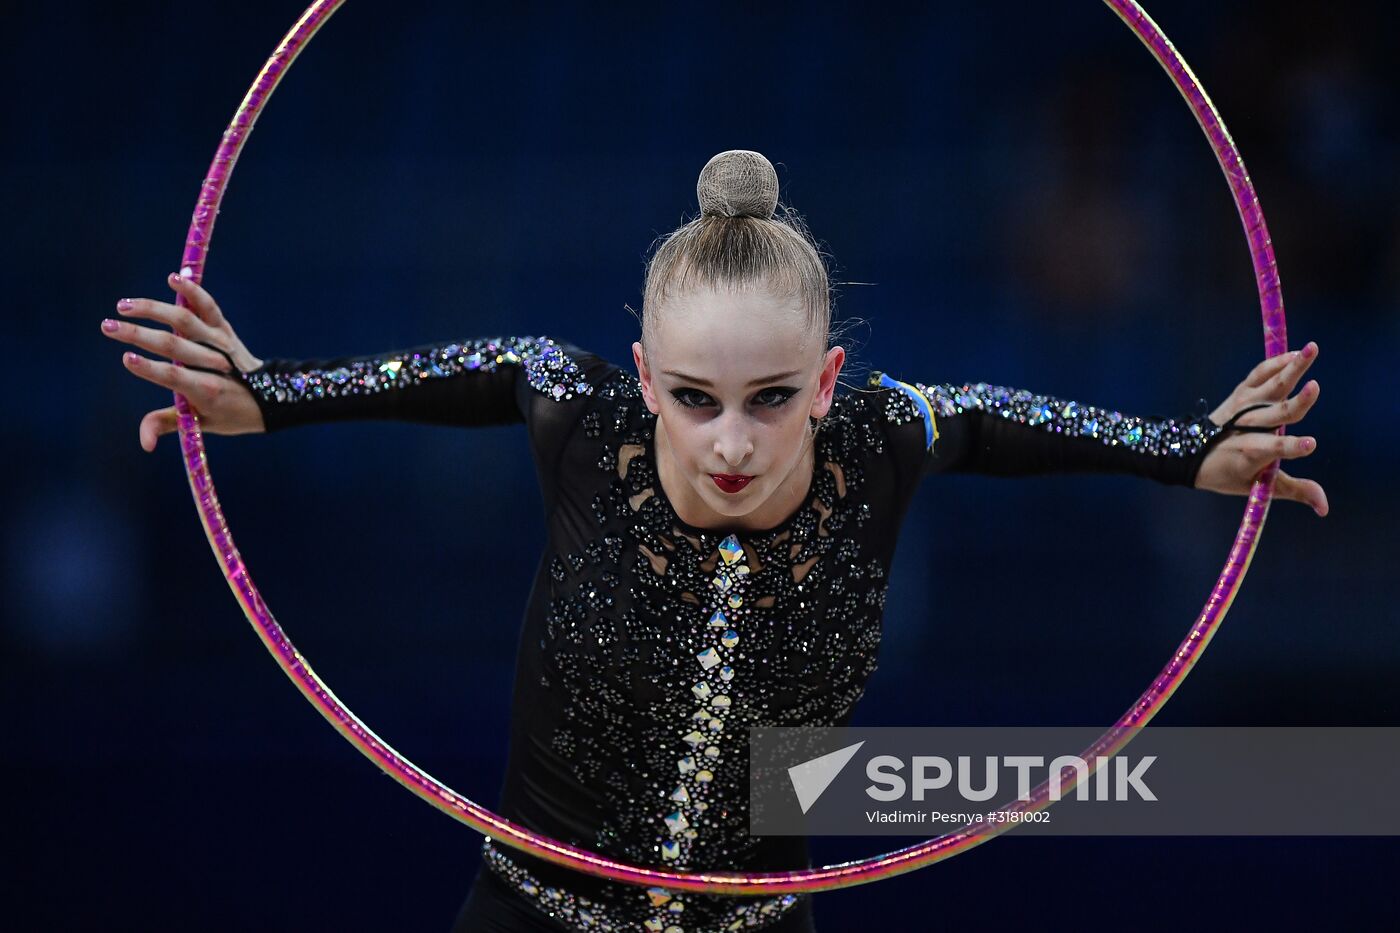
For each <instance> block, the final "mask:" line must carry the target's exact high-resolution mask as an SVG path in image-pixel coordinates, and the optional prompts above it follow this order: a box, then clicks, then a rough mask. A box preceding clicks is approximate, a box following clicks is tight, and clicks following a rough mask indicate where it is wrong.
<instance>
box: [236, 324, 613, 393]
mask: <svg viewBox="0 0 1400 933" xmlns="http://www.w3.org/2000/svg"><path fill="white" fill-rule="evenodd" d="M502 365H520V366H523V367H524V368H525V378H526V379H527V380H528V381H529V383H530V385H531V386H533V387H534V388H535V389H537V390H538V391H540V392H542V393H544V394H545V395H547V396H549V397H550V398H553V399H556V400H559V401H564V400H566V399H571V398H574V397H576V396H579V395H591V394H592V392H593V387H592V386H591V385H589V383H588V381H587V380H586V379H585V378H584V375H583V372H582V370H580V369H579V366H578V364H577V363H576V362H575V361H574V360H573V359H571V358H570V357H569V355H568V354H567V353H565V352H564V350H563V349H562V348H561V347H560V346H559V345H558V344H556V343H555V342H554V341H553V340H551V339H549V338H548V337H485V338H479V339H475V340H468V341H465V342H463V343H450V344H447V345H445V346H442V347H438V348H436V349H433V350H431V351H429V352H426V353H422V352H414V353H406V354H401V355H396V356H386V357H384V358H382V359H380V358H376V359H369V360H356V361H354V362H351V363H348V364H346V365H344V366H339V367H336V368H335V369H328V370H322V369H312V370H306V371H300V372H286V373H269V372H258V371H254V372H251V373H244V374H243V380H244V381H245V382H246V383H247V384H248V387H249V388H250V389H252V390H253V392H255V393H257V394H258V395H259V396H261V397H262V399H263V400H264V401H267V402H274V401H275V402H299V401H305V400H309V399H318V398H337V397H340V396H346V395H369V394H373V393H377V392H387V391H391V390H395V389H404V388H407V387H409V386H413V385H417V384H419V383H421V382H424V381H425V380H429V379H444V378H452V377H454V376H460V375H462V374H463V373H469V372H488V373H489V372H495V370H496V368H497V367H498V366H502Z"/></svg>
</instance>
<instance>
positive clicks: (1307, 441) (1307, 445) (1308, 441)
mask: <svg viewBox="0 0 1400 933" xmlns="http://www.w3.org/2000/svg"><path fill="white" fill-rule="evenodd" d="M1316 446H1317V441H1315V440H1313V439H1312V438H1311V437H1305V438H1303V449H1304V450H1312V449H1313V448H1314V447H1316Z"/></svg>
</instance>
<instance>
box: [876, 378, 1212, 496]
mask: <svg viewBox="0 0 1400 933" xmlns="http://www.w3.org/2000/svg"><path fill="white" fill-rule="evenodd" d="M871 385H872V387H874V386H877V385H882V386H886V387H888V388H890V389H891V390H892V391H891V393H890V395H889V396H888V400H887V406H889V408H890V409H891V410H890V411H889V412H888V414H889V415H890V417H891V419H892V420H896V421H900V422H909V423H911V424H912V423H914V422H918V424H917V425H916V426H915V430H916V431H917V429H918V427H922V428H923V437H922V441H923V448H924V449H923V451H922V453H921V455H920V456H921V471H922V473H923V474H929V473H982V474H987V475H992V476H1026V475H1032V474H1042V473H1123V474H1131V475H1136V476H1142V477H1146V478H1149V479H1153V480H1156V481H1157V482H1160V483H1164V484H1167V485H1177V486H1188V487H1189V486H1194V485H1195V481H1196V474H1197V472H1198V471H1199V470H1200V466H1201V461H1202V460H1204V459H1205V455H1206V454H1207V453H1208V452H1209V449H1210V446H1211V443H1212V442H1213V441H1214V440H1215V439H1216V438H1218V437H1220V436H1221V435H1222V434H1223V433H1224V430H1225V429H1224V428H1222V427H1221V426H1219V425H1217V424H1215V422H1213V421H1212V420H1211V419H1210V417H1209V416H1208V415H1207V413H1206V403H1205V400H1204V399H1202V400H1201V401H1200V402H1199V403H1198V411H1197V412H1196V413H1194V414H1183V415H1180V416H1176V417H1167V416H1164V415H1132V414H1126V413H1124V412H1120V411H1115V410H1112V409H1108V408H1100V407H1097V406H1094V405H1085V404H1081V403H1079V402H1076V401H1073V400H1070V399H1064V398H1058V397H1056V396H1052V395H1041V394H1037V393H1034V392H1030V391H1027V390H1025V389H1016V388H1010V387H1007V386H999V385H990V384H987V383H984V382H979V383H965V384H962V385H956V384H951V383H941V384H924V383H919V382H914V383H902V382H899V381H897V380H894V379H892V378H891V377H889V376H886V375H884V374H881V373H876V374H874V375H873V376H872V377H871ZM935 435H936V436H935Z"/></svg>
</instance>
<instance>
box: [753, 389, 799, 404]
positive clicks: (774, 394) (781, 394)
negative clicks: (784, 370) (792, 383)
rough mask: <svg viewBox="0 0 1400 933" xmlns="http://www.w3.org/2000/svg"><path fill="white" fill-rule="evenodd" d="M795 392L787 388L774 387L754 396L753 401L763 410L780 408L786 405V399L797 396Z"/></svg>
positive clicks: (795, 390)
mask: <svg viewBox="0 0 1400 933" xmlns="http://www.w3.org/2000/svg"><path fill="white" fill-rule="evenodd" d="M797 391H798V390H797V389H793V388H789V387H787V386H774V387H773V388H769V389H764V390H763V391H762V392H760V393H758V394H757V395H755V396H754V401H755V402H757V403H758V404H760V405H762V406H763V407H764V408H781V407H782V406H783V405H785V404H787V401H788V399H790V398H792V397H793V396H794V395H796V394H797Z"/></svg>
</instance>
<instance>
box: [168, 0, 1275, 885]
mask: <svg viewBox="0 0 1400 933" xmlns="http://www.w3.org/2000/svg"><path fill="white" fill-rule="evenodd" d="M1104 2H1106V3H1107V4H1108V5H1109V6H1110V7H1111V8H1112V9H1113V11H1114V12H1115V13H1117V14H1118V16H1119V17H1120V18H1121V19H1122V20H1123V22H1125V23H1126V24H1127V25H1128V27H1129V28H1130V29H1132V30H1133V32H1134V33H1135V34H1136V35H1137V37H1138V38H1139V39H1140V40H1142V42H1143V43H1144V44H1145V45H1146V46H1147V47H1148V49H1150V50H1151V52H1152V54H1153V55H1154V56H1155V57H1156V58H1157V61H1158V62H1159V63H1160V64H1161V65H1162V67H1163V68H1164V69H1166V71H1167V73H1168V75H1170V77H1171V79H1172V81H1173V83H1175V85H1176V87H1177V89H1178V90H1179V91H1180V92H1181V94H1182V96H1183V97H1184V98H1185V99H1186V102H1187V103H1188V104H1189V105H1190V107H1191V110H1192V112H1193V113H1195V115H1196V120H1197V122H1198V123H1199V124H1200V126H1201V129H1202V130H1203V131H1204V132H1205V134H1206V137H1207V139H1209V141H1210V144H1211V147H1212V148H1213V149H1214V151H1215V155H1216V158H1217V159H1218V160H1219V162H1220V166H1221V168H1222V169H1223V170H1224V172H1225V177H1226V180H1227V181H1228V182H1229V184H1230V190H1231V193H1232V195H1233V197H1234V199H1235V204H1236V206H1237V207H1238V208H1239V212H1240V218H1241V220H1242V222H1243V224H1244V229H1245V234H1246V236H1247V238H1248V240H1249V246H1250V254H1251V257H1252V259H1253V263H1254V272H1255V277H1256V284H1257V286H1258V291H1259V301H1260V306H1261V310H1262V312H1263V320H1264V346H1265V351H1266V354H1267V355H1268V356H1276V355H1278V354H1280V353H1283V352H1284V351H1285V350H1286V349H1287V343H1288V341H1287V334H1286V331H1285V322H1284V313H1283V298H1282V295H1281V292H1280V286H1279V277H1278V268H1277V265H1276V263H1275V261H1274V253H1273V247H1272V245H1271V242H1270V239H1269V234H1268V228H1267V227H1266V226H1265V224H1264V215H1263V212H1262V210H1261V209H1260V207H1259V199H1258V198H1257V197H1256V196H1255V193H1254V187H1253V185H1252V183H1251V182H1250V179H1249V175H1248V174H1247V173H1246V172H1245V168H1244V162H1243V160H1242V159H1241V158H1240V154H1239V150H1238V149H1236V147H1235V144H1234V141H1233V140H1232V139H1231V138H1230V134H1229V133H1228V132H1227V131H1226V129H1225V124H1224V123H1223V122H1222V121H1221V119H1220V115H1219V114H1218V113H1217V112H1216V110H1215V106H1214V105H1213V104H1212V103H1211V101H1210V98H1209V97H1208V96H1207V95H1206V93H1205V90H1204V89H1202V88H1201V86H1200V83H1199V82H1198V81H1197V80H1196V77H1195V75H1194V74H1192V72H1191V69H1190V68H1189V67H1188V66H1187V65H1186V62H1185V61H1184V60H1183V59H1182V57H1181V55H1180V54H1179V53H1178V52H1177V50H1176V48H1175V47H1174V46H1173V45H1172V44H1171V42H1169V41H1168V40H1167V38H1166V36H1164V35H1163V34H1162V31H1161V29H1159V28H1158V27H1157V24H1156V23H1154V22H1153V21H1152V20H1151V19H1150V18H1149V17H1148V16H1147V14H1146V13H1145V12H1144V11H1143V9H1142V7H1141V6H1139V5H1138V4H1137V3H1135V2H1133V0H1104ZM342 3H344V0H317V2H315V3H313V4H312V5H311V6H310V7H309V8H307V10H306V12H305V13H303V14H302V16H301V18H300V19H298V20H297V22H296V24H295V25H294V26H293V27H292V28H291V30H290V31H289V32H288V33H287V34H286V36H284V37H283V39H282V41H281V43H280V44H279V45H278V46H277V49H276V51H274V52H273V54H272V56H271V57H270V58H269V59H268V60H267V63H266V64H265V65H264V66H263V68H262V71H260V72H259V73H258V77H257V79H256V80H255V81H254V82H253V86H252V87H251V88H250V89H249V91H248V93H247V95H246V96H245V97H244V98H243V101H242V103H241V104H240V105H239V107H238V111H237V112H236V113H235V114H234V117H233V121H232V122H231V123H230V124H229V127H228V129H227V130H226V131H225V132H224V136H223V140H222V142H221V143H220V144H219V148H218V151H217V152H216V153H215V155H214V161H213V163H212V164H211V165H210V168H209V174H208V176H207V177H206V178H205V180H204V183H203V185H202V186H201V188H200V194H199V200H198V202H197V203H196V205H195V210H194V216H193V219H192V221H191V224H190V229H189V234H188V237H187V239H186V241H185V254H184V261H183V263H182V265H183V266H184V267H187V268H189V269H190V270H192V277H193V278H194V280H195V281H196V282H198V281H201V280H202V279H203V274H204V263H205V259H206V258H207V256H208V250H209V240H210V237H211V236H212V234H213V229H214V220H215V217H216V216H217V214H218V211H219V205H220V203H221V202H222V200H223V194H224V190H225V188H226V187H227V185H228V180H229V175H230V174H231V173H232V171H233V166H234V163H235V162H236V161H237V159H238V155H239V153H240V152H241V151H242V148H243V144H244V143H245V142H246V141H247V138H248V134H249V133H251V132H252V130H253V124H254V122H255V121H256V119H257V116H258V114H259V113H260V112H261V111H262V107H263V105H264V104H265V103H266V102H267V98H268V97H270V96H271V94H272V92H273V90H275V89H276V87H277V85H278V83H279V82H280V81H281V79H282V77H283V76H284V75H285V74H286V71H287V69H288V68H290V67H291V64H292V62H293V61H294V60H295V59H296V57H297V55H298V54H299V53H300V52H301V50H302V49H303V48H305V46H306V44H307V42H309V41H310V40H311V37H312V36H314V35H315V34H316V31H317V30H318V29H320V27H321V26H322V25H323V24H324V23H325V21H326V19H327V18H329V17H330V16H331V14H333V13H334V12H335V11H336V10H337V9H338V8H339V7H340V6H341V4H342ZM178 302H179V303H180V304H181V305H183V304H184V298H183V296H182V297H180V298H179V299H178ZM175 406H176V409H177V410H178V412H179V427H180V441H181V449H182V451H183V454H184V461H185V471H186V473H187V474H188V476H189V481H190V489H191V491H192V492H193V494H194V498H195V504H196V506H197V508H198V511H199V517H200V521H201V522H202V523H203V525H204V531H205V534H206V536H207V537H208V539H209V544H210V546H211V547H212V548H213V549H214V554H215V556H216V557H217V558H218V560H219V563H220V565H221V566H222V567H223V570H224V576H225V579H226V580H227V581H228V584H229V587H230V588H231V589H232V590H233V593H234V595H235V597H237V599H238V602H239V603H240V605H242V607H243V612H244V614H245V615H246V616H247V618H248V621H249V622H251V623H252V625H253V628H254V629H255V630H256V631H257V633H258V636H259V637H260V638H261V639H262V640H263V643H264V644H265V645H266V646H267V648H268V650H269V651H270V652H272V655H273V656H274V657H275V658H276V659H277V663H278V664H279V665H280V666H281V668H282V669H283V671H285V672H286V674H287V676H288V677H290V678H291V679H292V682H293V683H295V684H296V686H297V689H299V690H300V691H301V692H302V694H303V695H304V696H305V697H306V698H307V699H308V700H309V701H311V703H312V705H314V706H315V707H316V708H317V709H318V710H319V711H320V712H321V715H323V716H325V717H326V719H328V720H329V721H330V723H331V724H332V725H333V726H335V727H336V729H337V730H339V731H340V733H341V734H342V735H344V736H345V738H346V739H348V740H349V741H350V743H351V744H352V745H354V746H355V747H356V748H358V749H359V750H360V751H361V752H362V753H363V754H364V755H366V756H367V757H368V758H370V759H371V760H372V761H374V762H375V763H376V764H378V765H379V767H380V768H382V769H383V770H384V772H385V773H386V774H388V775H390V776H391V777H393V778H394V780H396V781H398V782H399V783H400V784H402V785H403V786H404V787H406V788H408V789H409V790H410V791H412V792H413V793H414V794H416V795H418V796H419V797H421V798H422V799H424V800H426V801H427V802H428V803H430V804H432V805H433V806H435V807H437V808H438V809H439V810H442V811H443V812H445V813H447V814H449V815H450V816H452V817H453V818H454V819H456V820H458V821H459V822H462V823H465V824H466V825H468V826H470V827H472V828H473V829H476V830H478V831H480V832H483V833H486V834H488V835H490V836H491V837H492V838H493V839H495V840H499V841H500V842H502V843H505V844H506V845H509V846H511V847H513V848H516V849H519V850H520V851H522V852H528V853H530V854H533V855H536V856H538V857H540V858H543V859H547V860H549V861H551V862H555V863H557V864H559V865H564V866H567V867H569V868H572V869H576V870H578V871H581V872H585V873H587V874H591V875H596V876H599V877H603V878H610V879H612V880H615V881H623V882H627V883H629V884H639V885H660V886H662V887H665V888H667V889H668V890H672V891H698V892H705V893H709V894H736V895H763V896H768V895H775V894H786V893H793V894H795V893H800V892H809V891H825V890H831V889H835V888H844V887H850V886H853V885H858V884H866V883H868V882H871V881H878V880H880V879H882V878H888V877H891V876H893V875H898V874H903V873H904V872H908V871H913V870H914V869H916V868H922V867H924V866H926V865H931V864H933V863H934V862H939V861H942V860H943V859H946V858H950V857H951V856H954V855H957V854H958V853H960V852H963V851H965V850H967V849H969V848H972V847H973V846H975V845H978V844H980V843H982V842H985V841H987V840H988V839H990V838H991V837H993V836H996V835H999V834H1000V833H1002V832H1005V831H1006V830H1007V829H1009V828H1011V827H1012V826H1013V825H1015V824H1014V823H1011V822H1003V823H996V824H991V823H987V822H983V823H980V824H976V825H970V826H966V827H964V828H962V829H960V830H958V831H956V832H952V833H949V834H946V835H943V836H939V837H938V838H935V839H930V840H928V841H926V842H922V843H919V844H917V845H914V846H911V847H909V848H905V849H900V850H898V851H894V852H890V853H887V854H885V855H879V856H873V857H870V858H866V859H861V860H859V861H855V862H846V863H842V864H839V865H829V866H826V867H823V868H816V869H806V870H803V871H792V872H769V873H761V874H736V873H724V872H697V873H678V872H669V871H658V870H655V869H650V868H643V867H639V866H633V865H626V864H623V863H621V862H615V861H612V860H611V859H607V858H604V857H602V856H600V855H597V854H595V853H592V852H589V851H587V850H585V849H580V848H577V847H574V846H569V845H565V844H563V843H561V842H558V841H556V840H553V839H550V838H548V837H545V836H541V835H538V834H536V833H533V832H531V831H530V830H528V829H526V828H524V827H523V826H519V825H517V824H515V823H512V822H510V821H509V820H506V819H504V818H503V817H500V816H497V815H496V814H494V813H492V812H491V811H490V810H487V809H485V808H484V807H481V806H479V805H478V804H475V803H473V802H472V801H470V800H468V799H467V798H465V797H463V796H462V795H461V794H459V793H457V792H456V791H454V790H452V789H451V788H449V787H447V786H446V785H444V784H442V783H441V782H440V781H438V780H437V779H435V778H433V777H432V776H431V775H428V774H427V773H425V772H424V771H422V770H421V769H419V768H418V767H417V766H416V765H414V764H413V763H412V762H410V761H409V760H408V759H406V758H404V757H403V756H402V755H400V754H399V753H398V752H397V751H395V750H394V749H393V748H392V747H390V746H389V745H388V744H387V743H386V742H384V741H383V740H382V739H380V738H379V736H377V735H375V733H374V732H373V731H371V730H370V728H369V727H368V726H366V725H365V724H364V723H363V722H361V721H360V720H359V718H357V717H356V716H355V714H354V713H352V712H351V711H350V710H349V709H347V708H346V707H345V706H344V704H342V703H341V702H340V700H338V699H337V698H336V696H335V694H333V693H332V692H331V690H330V688H329V687H328V686H326V684H325V683H324V682H323V681H322V680H321V679H320V678H319V677H317V676H316V674H315V672H314V671H312V669H311V665H310V664H309V663H308V662H307V661H306V659H305V658H304V657H302V655H301V653H300V652H299V651H297V650H296V647H295V646H294V645H293V644H292V643H291V641H290V640H289V639H288V638H287V636H286V634H285V633H284V632H283V631H282V627H281V626H280V625H278V624H277V621H276V620H275V619H273V617H272V613H271V612H270V611H269V610H268V608H267V606H266V604H265V603H264V602H263V600H262V596H261V594H259V592H258V589H257V587H256V586H254V585H253V579H252V575H251V574H250V573H249V571H248V568H247V566H246V565H245V564H244V562H243V558H242V555H240V554H239V552H238V548H237V547H235V546H234V543H233V535H232V533H231V532H230V531H229V527H228V523H227V522H226V521H225V520H224V514H223V511H222V509H221V508H220V505H219V499H218V496H217V494H216V493H215V490H214V481H213V479H212V477H211V475H210V472H209V466H208V462H207V458H206V456H205V452H204V441H203V437H202V436H201V434H200V428H199V421H198V418H197V417H196V415H195V414H194V412H193V410H192V409H191V408H190V406H189V402H188V401H187V400H186V399H185V397H184V396H183V395H180V394H179V393H176V395H175ZM1280 430H1282V428H1280ZM1278 468H1279V463H1278V461H1274V462H1273V463H1272V464H1271V465H1270V466H1269V467H1268V468H1267V469H1266V470H1265V471H1264V472H1263V473H1261V474H1260V476H1259V478H1258V479H1257V480H1256V481H1255V483H1254V486H1253V487H1252V488H1251V489H1250V494H1249V499H1248V502H1247V503H1246V505H1245V511H1244V519H1243V520H1242V521H1241V523H1240V527H1239V530H1238V532H1237V533H1236V535H1235V540H1234V544H1233V545H1232V547H1231V549H1230V553H1229V557H1228V558H1227V560H1226V562H1225V566H1224V568H1223V569H1222V570H1221V572H1220V575H1219V577H1218V578H1217V580H1216V583H1215V586H1214V588H1213V589H1212V590H1211V594H1210V598H1209V599H1207V600H1206V604H1205V607H1204V608H1203V609H1202V610H1201V613H1200V615H1199V616H1198V617H1197V619H1196V622H1195V624H1193V625H1192V626H1191V630H1190V631H1189V632H1188V633H1187V636H1186V638H1185V640H1184V641H1182V643H1181V644H1180V646H1178V648H1177V650H1176V653H1175V654H1174V655H1173V656H1172V659H1171V660H1170V661H1169V662H1168V664H1167V665H1166V667H1164V668H1163V669H1162V671H1161V672H1160V673H1159V674H1158V675H1157V677H1156V679H1154V680H1153V681H1152V684H1151V685H1150V686H1149V687H1148V688H1147V690H1146V691H1145V692H1144V693H1143V694H1142V695H1141V696H1140V697H1138V699H1137V701H1136V702H1135V703H1134V704H1133V705H1132V706H1131V707H1130V708H1129V709H1128V711H1127V712H1126V713H1124V714H1123V715H1122V716H1121V717H1120V718H1119V719H1118V721H1117V722H1116V723H1114V725H1113V726H1112V727H1111V728H1110V729H1109V730H1108V731H1107V732H1105V733H1104V734H1103V736H1102V737H1100V738H1099V739H1098V741H1096V742H1095V743H1094V744H1093V745H1091V746H1090V747H1089V748H1088V749H1086V750H1084V751H1083V752H1080V753H1079V756H1080V757H1081V758H1083V759H1084V760H1085V761H1090V762H1092V761H1096V760H1097V758H1098V756H1104V757H1106V758H1107V757H1112V756H1113V755H1115V754H1116V753H1117V752H1118V751H1120V750H1121V749H1122V748H1123V747H1124V746H1125V745H1127V743H1128V742H1129V741H1130V740H1131V739H1132V737H1133V735H1134V734H1135V733H1136V730H1137V729H1138V728H1140V727H1142V726H1145V725H1147V723H1148V721H1150V720H1151V719H1152V717H1153V716H1155V715H1156V714H1157V711H1158V710H1160V709H1161V707H1162V706H1163V704H1165V703H1166V701H1167V700H1168V699H1169V698H1170V697H1171V695H1172V694H1173V693H1174V692H1176V689H1177V687H1178V686H1180V685H1181V682H1182V680H1183V679H1185V677H1186V675H1187V673H1189V672H1190V670H1191V668H1192V667H1193V666H1194V665H1195V663H1196V661H1197V659H1198V658H1199V657H1200V655H1201V652H1202V651H1204V650H1205V647H1206V645H1207V644H1209V642H1210V640H1211V637H1212V636H1213V635H1214V634H1215V631H1216V629H1217V628H1218V627H1219V626H1220V623H1221V622H1222V621H1223V620H1224V618H1225V614H1226V612H1228V611H1229V608H1230V604H1231V603H1232V602H1233V601H1234V598H1235V595H1236V594H1237V593H1238V592H1239V588H1240V585H1241V583H1242V582H1243V581H1244V576H1245V572H1246V571H1247V570H1248V568H1249V563H1250V560H1251V558H1252V557H1253V555H1254V550H1255V548H1256V547H1257V546H1258V543H1259V534H1260V531H1261V530H1262V529H1263V526H1264V519H1265V517H1266V516H1267V514H1268V510H1269V502H1270V499H1271V497H1272V494H1273V483H1274V478H1275V476H1277V474H1278ZM1064 777H1065V782H1064V789H1065V790H1066V791H1068V790H1069V789H1071V788H1073V787H1074V786H1075V784H1076V783H1077V778H1078V775H1077V774H1076V773H1075V772H1074V770H1073V769H1066V771H1065V773H1064ZM1048 788H1049V782H1048V781H1047V782H1045V783H1043V784H1041V785H1040V786H1039V787H1038V788H1036V789H1035V790H1034V791H1033V792H1032V795H1031V798H1030V800H1027V801H1018V802H1016V803H1014V804H1011V805H1008V806H1006V807H1004V808H1002V809H1004V810H1007V811H1022V812H1028V811H1033V810H1040V809H1044V808H1045V807H1047V806H1049V799H1048V796H1049V791H1048Z"/></svg>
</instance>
